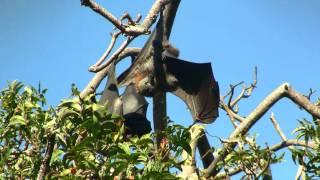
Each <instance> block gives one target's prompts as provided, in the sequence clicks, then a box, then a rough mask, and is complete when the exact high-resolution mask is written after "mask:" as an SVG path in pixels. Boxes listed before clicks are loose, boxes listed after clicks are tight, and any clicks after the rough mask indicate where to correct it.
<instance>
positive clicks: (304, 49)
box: [0, 0, 320, 179]
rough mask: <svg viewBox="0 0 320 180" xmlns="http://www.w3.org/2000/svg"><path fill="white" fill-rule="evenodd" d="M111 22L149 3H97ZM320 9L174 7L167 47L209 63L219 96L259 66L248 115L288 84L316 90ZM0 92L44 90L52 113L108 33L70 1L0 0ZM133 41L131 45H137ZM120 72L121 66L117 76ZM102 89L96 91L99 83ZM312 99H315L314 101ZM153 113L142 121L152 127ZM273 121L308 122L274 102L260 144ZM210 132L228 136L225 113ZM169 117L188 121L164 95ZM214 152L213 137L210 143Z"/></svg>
mask: <svg viewBox="0 0 320 180" xmlns="http://www.w3.org/2000/svg"><path fill="white" fill-rule="evenodd" d="M98 2H100V3H101V4H103V6H104V7H106V8H108V9H109V10H110V11H111V12H112V13H114V14H115V15H116V16H117V17H120V16H121V15H122V13H123V12H126V11H127V12H129V13H130V14H132V15H133V16H135V15H136V14H137V13H141V14H142V15H145V14H146V13H147V12H148V10H149V8H150V6H151V4H152V3H153V2H154V1H151V0H148V1H145V0H144V1H143V0H135V1H129V0H126V1H125V0H118V1H102V0H100V1H98ZM319 8H320V1H318V0H308V1H303V0H295V1H292V0H268V1H267V0H260V1H249V0H237V1H236V0H233V1H231V0H225V1H216V0H205V1H201V2H200V1H199V2H197V1H182V2H181V4H180V9H179V11H178V14H177V17H176V20H175V24H174V28H173V32H172V35H171V42H172V44H174V45H175V46H176V47H178V48H179V49H180V51H181V55H180V58H182V59H186V60H190V61H193V62H208V61H209V62H211V63H212V67H213V71H214V74H215V77H216V79H217V80H218V81H219V84H220V89H221V93H222V94H225V93H226V92H227V90H228V87H229V84H232V83H237V82H239V81H242V80H244V81H245V82H246V83H247V84H248V83H250V82H251V80H252V76H253V69H254V66H255V65H257V66H258V71H259V75H258V88H257V89H256V90H255V91H254V93H253V96H252V98H250V99H247V100H244V101H243V102H242V103H241V104H240V105H241V106H240V112H241V114H243V115H247V114H248V113H250V111H251V110H253V109H254V107H255V106H256V105H257V104H258V103H259V102H260V101H261V100H262V99H263V98H264V97H265V96H266V95H267V94H268V93H270V92H271V91H272V90H273V89H274V88H276V87H277V86H279V85H280V84H281V83H283V82H286V81H287V82H289V83H291V84H292V86H293V87H294V88H296V89H297V90H298V91H300V92H303V93H307V92H308V89H309V88H313V89H315V90H318V91H319V90H320V89H319V79H318V78H319V74H318V72H319V67H320V61H319V59H320V51H319V48H320V36H319V32H320V21H319V17H320V11H319ZM0 27H1V28H0V67H1V71H0V88H1V89H2V88H3V87H5V85H6V84H7V81H12V80H19V81H22V82H24V83H25V84H28V85H33V86H37V84H38V82H41V83H42V85H43V86H44V87H46V88H48V89H49V91H48V93H47V97H48V102H49V104H50V105H57V104H58V103H59V100H60V99H62V98H67V97H68V96H69V95H70V87H71V84H72V83H75V84H76V85H77V86H78V87H79V88H80V89H83V88H84V87H85V86H86V84H87V83H88V82H89V80H90V79H91V78H92V77H93V74H92V73H89V72H88V71H87V69H88V67H89V66H90V65H92V64H94V63H95V61H96V60H97V59H98V58H99V57H100V55H102V53H103V52H104V50H105V48H106V47H107V45H108V44H109V41H110V35H109V34H110V32H111V30H112V25H111V24H110V23H109V22H107V21H106V20H105V19H103V18H102V17H100V16H99V15H97V14H95V13H94V12H92V11H91V10H90V9H88V8H86V7H81V6H80V3H79V1H78V0H74V1H70V0H61V1H42V0H29V1H26V0H1V3H0ZM145 39H146V36H145V37H141V38H139V39H137V40H135V41H134V42H133V43H132V46H137V47H141V46H142V45H143V43H144V41H145ZM127 66H128V61H125V62H124V63H121V64H120V65H119V68H118V69H117V71H122V70H123V68H124V67H127ZM103 86H104V84H103ZM317 95H319V93H318V94H317ZM151 109H152V108H151V106H150V108H149V112H148V114H149V118H150V119H151V117H152V116H151ZM271 112H274V113H275V116H276V117H277V119H278V121H279V123H280V125H281V127H282V129H284V132H285V133H286V134H287V135H288V137H293V136H292V135H291V134H290V133H291V132H292V130H293V129H294V128H295V127H296V125H297V121H296V120H297V119H301V118H303V117H306V118H309V116H308V115H307V114H306V113H305V112H303V111H301V110H299V109H298V108H297V106H296V105H294V104H292V103H291V102H290V101H289V100H282V101H280V103H278V104H276V105H275V106H274V108H272V110H271V111H269V112H268V113H267V114H266V116H264V117H263V118H262V119H261V120H260V121H259V122H258V124H257V125H256V126H255V127H254V128H253V129H252V131H251V132H252V133H254V132H258V134H259V136H258V141H259V142H260V143H261V144H264V142H265V141H268V144H269V145H272V144H274V143H277V142H278V141H279V140H280V138H279V137H278V136H277V135H275V131H274V130H273V128H272V124H271V123H270V121H269V116H270V114H271ZM220 114H221V116H220V117H219V118H218V119H217V120H216V122H215V123H213V124H211V125H208V132H209V133H210V134H211V135H213V136H221V137H227V136H228V135H229V134H230V132H231V131H232V127H231V124H230V122H229V120H228V119H227V117H226V116H225V113H224V112H222V111H220ZM168 115H169V116H170V117H171V119H173V120H174V121H175V122H176V123H180V124H184V125H189V124H190V123H191V122H192V118H191V115H190V114H189V113H188V111H187V109H186V105H185V104H184V103H183V102H182V101H181V100H180V99H178V98H177V97H174V96H173V95H171V94H169V95H168ZM210 141H211V143H212V144H213V145H215V146H217V145H219V141H218V140H217V139H216V138H212V137H211V138H210ZM286 158H287V161H286V162H284V163H282V164H281V165H274V166H272V170H273V172H274V173H275V179H293V178H294V176H295V172H296V167H295V166H294V165H293V164H292V163H291V158H290V156H286Z"/></svg>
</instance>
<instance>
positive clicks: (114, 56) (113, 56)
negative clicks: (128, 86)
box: [90, 36, 135, 72]
mask: <svg viewBox="0 0 320 180" xmlns="http://www.w3.org/2000/svg"><path fill="white" fill-rule="evenodd" d="M134 38H135V37H134V36H129V37H128V38H127V39H126V40H125V41H124V42H123V43H122V44H121V46H120V47H119V48H118V49H117V51H116V52H114V53H113V54H112V55H111V56H110V58H109V59H108V61H107V62H106V63H105V64H103V65H100V66H98V67H95V69H90V70H91V71H92V72H99V71H101V70H102V69H104V68H106V67H107V66H109V65H110V64H111V63H112V62H113V61H115V59H117V57H118V56H119V55H120V53H121V52H122V51H123V50H124V49H125V48H126V47H127V46H128V45H129V43H130V42H131V41H132V40H133V39H134Z"/></svg>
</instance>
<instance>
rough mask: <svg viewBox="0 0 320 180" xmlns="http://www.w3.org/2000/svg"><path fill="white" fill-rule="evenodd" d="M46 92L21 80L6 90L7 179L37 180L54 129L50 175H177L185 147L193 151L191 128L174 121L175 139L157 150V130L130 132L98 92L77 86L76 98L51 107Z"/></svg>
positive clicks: (3, 169)
mask: <svg viewBox="0 0 320 180" xmlns="http://www.w3.org/2000/svg"><path fill="white" fill-rule="evenodd" d="M45 92H46V89H43V90H42V89H40V88H39V89H35V88H33V87H24V86H23V84H22V83H20V82H16V81H15V82H13V83H11V84H10V85H9V87H8V88H6V89H4V90H3V91H1V96H0V101H1V106H0V112H1V114H0V120H1V121H0V122H1V124H0V127H1V129H0V138H1V139H0V142H1V143H0V154H1V155H0V173H1V174H0V176H1V177H2V178H5V179H7V178H17V177H21V178H23V179H24V178H30V179H35V178H36V177H37V176H38V173H39V169H40V166H41V163H43V160H44V159H45V158H44V156H45V155H46V151H47V148H48V147H47V142H48V141H49V137H50V136H51V135H52V134H54V135H55V140H54V150H53V153H52V155H51V158H50V162H49V167H50V168H49V169H50V170H49V171H48V172H47V177H48V178H49V179H59V178H62V177H63V178H66V177H68V178H71V179H73V178H89V177H90V178H97V179H111V178H112V177H122V178H129V179H130V178H131V179H158V178H159V177H161V178H167V179H176V177H175V172H177V171H179V169H180V166H181V164H182V163H183V162H184V159H182V158H181V153H182V151H183V150H186V151H188V152H190V147H189V144H188V143H189V141H190V135H189V131H188V128H184V127H182V126H180V125H175V124H171V123H170V126H168V128H167V129H166V131H165V132H163V133H166V135H167V137H168V141H170V142H172V143H170V144H169V143H168V142H163V143H162V144H161V148H160V149H156V148H155V147H156V146H155V145H154V143H153V142H154V141H153V139H154V134H146V135H143V136H142V137H137V136H135V137H127V136H126V134H125V127H124V125H123V121H124V120H123V119H122V118H121V117H119V116H117V115H112V114H110V113H108V112H107V110H106V107H105V106H104V105H100V104H97V103H95V102H92V101H91V99H92V97H93V96H94V95H90V96H87V97H85V98H84V99H80V98H77V97H78V95H79V92H78V91H77V90H76V88H73V97H72V98H70V99H65V100H62V101H61V103H60V104H59V105H58V107H57V108H52V107H49V108H46V106H45V102H46V100H45V97H44V94H45ZM59 112H62V115H61V114H59Z"/></svg>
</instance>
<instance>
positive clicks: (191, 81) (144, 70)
mask: <svg viewBox="0 0 320 180" xmlns="http://www.w3.org/2000/svg"><path fill="white" fill-rule="evenodd" d="M159 29H161V28H156V29H155V30H154V31H153V32H152V34H151V35H150V37H149V39H148V41H147V43H146V44H145V46H144V47H143V49H142V50H141V52H140V54H139V55H138V56H137V57H136V59H135V60H134V62H133V64H132V65H131V66H130V67H129V68H128V69H127V70H126V71H124V72H123V73H122V74H121V75H120V76H119V77H118V83H119V85H120V86H126V85H129V84H134V85H135V87H136V89H137V91H138V93H140V94H142V95H144V96H152V95H153V93H154V91H155V89H161V90H162V91H167V92H172V93H173V94H175V95H176V96H178V97H179V98H181V99H182V100H183V101H184V102H185V103H186V104H187V106H188V108H189V109H190V111H191V114H192V117H193V119H194V120H197V121H200V122H203V123H211V122H213V121H214V120H215V119H216V118H217V117H218V115H219V112H218V107H219V100H220V97H219V96H220V95H219V85H218V83H217V81H216V80H215V78H214V75H213V73H212V68H211V64H210V63H202V64H199V63H192V62H187V61H183V60H180V59H177V58H175V57H176V56H177V54H178V53H177V51H176V49H175V48H172V46H171V45H170V44H169V43H167V42H165V43H161V42H162V41H161V39H159V37H161V33H162V32H161V30H159ZM159 50H160V51H161V52H162V53H160V56H159V55H157V54H155V53H154V52H156V51H159ZM157 63H158V66H155V64H157ZM155 67H157V68H155ZM157 72H158V73H159V72H160V73H161V74H160V77H161V78H162V79H163V81H161V82H160V83H159V79H156V78H155V77H156V76H155V73H157ZM159 84H160V85H159Z"/></svg>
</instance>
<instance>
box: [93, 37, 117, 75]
mask: <svg viewBox="0 0 320 180" xmlns="http://www.w3.org/2000/svg"><path fill="white" fill-rule="evenodd" d="M120 34H121V32H117V33H112V34H111V42H110V44H109V46H108V48H107V49H106V51H105V52H104V53H103V55H102V56H101V58H100V59H99V60H98V62H96V64H94V65H92V66H91V67H90V68H89V71H91V72H97V68H98V67H99V66H100V65H101V64H102V63H103V61H104V60H105V59H106V58H107V56H108V55H109V54H110V52H111V50H112V49H113V47H114V44H115V43H116V40H117V38H118V36H119V35H120Z"/></svg>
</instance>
